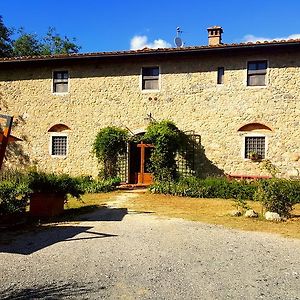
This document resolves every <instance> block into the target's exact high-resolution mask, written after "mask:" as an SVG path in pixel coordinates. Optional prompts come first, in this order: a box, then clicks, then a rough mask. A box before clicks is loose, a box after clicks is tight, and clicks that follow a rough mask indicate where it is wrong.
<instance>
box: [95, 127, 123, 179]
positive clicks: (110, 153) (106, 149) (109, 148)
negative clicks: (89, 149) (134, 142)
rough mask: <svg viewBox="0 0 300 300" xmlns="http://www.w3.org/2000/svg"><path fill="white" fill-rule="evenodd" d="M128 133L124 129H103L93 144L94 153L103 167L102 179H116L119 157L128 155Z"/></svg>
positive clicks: (100, 173)
mask: <svg viewBox="0 0 300 300" xmlns="http://www.w3.org/2000/svg"><path fill="white" fill-rule="evenodd" d="M127 141H128V133H127V131H126V130H124V129H122V128H118V127H115V126H108V127H105V128H102V129H101V130H100V131H99V132H98V134H97V136H96V139H95V142H94V144H93V151H94V153H95V155H96V157H97V159H98V161H99V163H100V164H101V165H102V169H101V171H100V172H99V175H100V177H103V178H105V179H107V178H114V177H116V176H117V173H118V156H120V155H122V154H124V153H126V150H127Z"/></svg>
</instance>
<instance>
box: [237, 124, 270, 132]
mask: <svg viewBox="0 0 300 300" xmlns="http://www.w3.org/2000/svg"><path fill="white" fill-rule="evenodd" d="M238 131H241V132H245V131H247V132H249V131H273V130H272V129H271V128H270V127H269V126H267V125H264V124H262V123H257V122H255V123H248V124H246V125H243V126H242V127H240V128H239V129H238Z"/></svg>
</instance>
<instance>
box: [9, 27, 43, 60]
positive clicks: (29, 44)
mask: <svg viewBox="0 0 300 300" xmlns="http://www.w3.org/2000/svg"><path fill="white" fill-rule="evenodd" d="M19 34H20V36H19V37H18V38H17V39H16V40H15V41H14V42H13V56H34V55H40V54H41V51H42V44H41V42H40V41H39V39H38V36H37V35H36V34H30V33H26V32H24V29H23V28H21V29H20V30H19Z"/></svg>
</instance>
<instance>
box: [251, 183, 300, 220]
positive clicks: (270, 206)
mask: <svg viewBox="0 0 300 300" xmlns="http://www.w3.org/2000/svg"><path fill="white" fill-rule="evenodd" d="M255 198H256V199H257V200H259V201H261V202H262V205H263V206H264V207H265V209H266V210H267V211H271V212H276V213H278V214H279V215H280V216H282V217H289V216H290V212H291V210H292V209H293V206H294V205H295V204H296V203H300V181H299V180H287V179H270V180H263V181H261V182H260V183H259V186H258V189H257V192H256V194H255Z"/></svg>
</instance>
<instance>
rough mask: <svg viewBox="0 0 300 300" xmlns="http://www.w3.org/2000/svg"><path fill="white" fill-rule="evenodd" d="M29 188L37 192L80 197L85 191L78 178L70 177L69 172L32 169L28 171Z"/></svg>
mask: <svg viewBox="0 0 300 300" xmlns="http://www.w3.org/2000/svg"><path fill="white" fill-rule="evenodd" d="M28 182H29V188H30V189H31V191H32V192H37V193H57V194H61V195H64V197H65V198H67V195H68V194H69V195H71V196H72V197H75V198H80V196H81V195H82V194H83V193H84V191H83V190H82V189H81V187H80V186H79V184H78V180H77V179H76V178H72V177H70V176H69V175H68V174H59V175H58V174H54V173H44V172H36V171H32V172H29V173H28Z"/></svg>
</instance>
